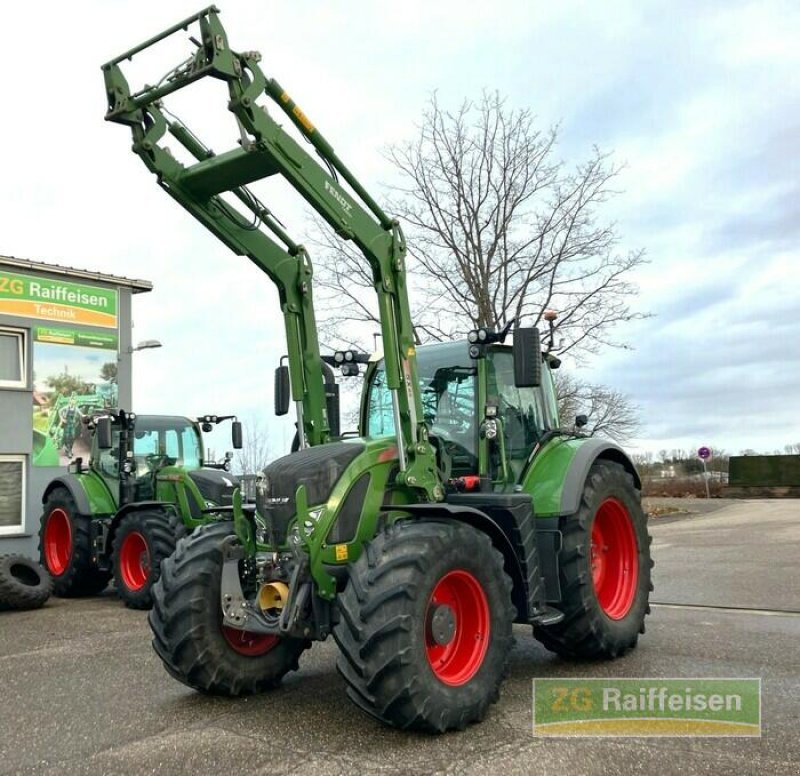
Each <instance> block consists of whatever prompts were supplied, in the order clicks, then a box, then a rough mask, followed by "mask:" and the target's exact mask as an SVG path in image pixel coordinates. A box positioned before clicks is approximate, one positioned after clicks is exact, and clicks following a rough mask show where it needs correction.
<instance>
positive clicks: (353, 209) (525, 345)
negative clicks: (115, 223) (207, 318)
mask: <svg viewBox="0 0 800 776" xmlns="http://www.w3.org/2000/svg"><path fill="white" fill-rule="evenodd" d="M218 14H219V12H218V11H217V9H216V8H214V7H210V8H207V9H205V10H203V11H201V12H199V13H198V14H195V15H194V16H191V17H189V18H187V19H184V20H183V21H181V22H179V23H178V24H176V25H174V26H173V27H171V28H169V29H168V30H166V31H165V32H163V33H161V34H160V35H158V36H156V37H154V38H152V39H150V40H148V41H146V42H145V43H143V44H142V45H140V46H137V47H135V48H133V49H131V50H129V51H127V52H125V53H124V54H122V55H121V56H119V57H116V58H115V59H113V60H111V61H110V62H108V63H107V64H105V65H104V66H103V71H104V76H105V84H106V95H107V99H108V111H107V113H106V119H107V120H109V121H113V122H117V123H121V124H124V125H127V126H128V127H129V128H130V130H131V132H132V135H133V150H134V152H135V153H136V154H137V155H138V156H139V158H140V159H141V160H142V161H143V162H144V164H145V166H146V167H147V168H148V169H149V170H150V171H151V172H153V173H154V174H155V176H156V179H157V181H158V183H159V185H160V186H161V188H163V189H164V190H165V191H166V193H167V194H169V195H170V196H171V197H172V198H173V199H175V200H176V201H177V202H178V203H179V204H180V205H182V206H183V207H184V208H185V209H186V210H187V211H188V212H189V213H190V214H191V215H192V216H193V217H194V218H196V219H197V220H198V221H200V222H201V223H202V224H203V225H204V226H205V227H206V228H207V229H209V230H210V231H211V232H212V233H213V234H215V235H216V236H217V237H218V238H219V239H220V240H221V241H222V242H223V243H224V244H225V245H226V246H227V247H228V248H230V249H231V250H232V251H233V252H234V253H236V254H238V255H242V256H246V257H247V258H248V259H250V260H251V261H253V262H254V263H255V264H256V265H257V266H259V267H260V268H261V269H262V270H263V271H264V272H265V273H266V274H267V275H268V276H269V278H270V279H271V280H272V281H273V283H275V285H276V286H277V288H278V292H279V297H280V305H281V311H282V313H283V317H284V324H285V330H286V343H287V352H288V362H289V364H288V365H289V375H288V377H289V389H290V390H289V393H290V394H291V400H293V402H294V405H295V409H296V412H297V426H298V439H297V445H296V446H297V448H298V449H297V451H296V452H293V453H292V454H290V455H288V456H285V457H283V458H279V459H278V460H276V461H274V462H272V463H271V464H270V465H269V466H268V467H267V468H266V469H265V471H264V474H263V477H262V479H261V480H260V481H259V483H258V487H257V498H256V508H255V509H246V508H241V507H240V505H239V504H238V503H237V502H236V501H235V502H234V505H233V510H232V512H233V514H232V517H233V519H232V520H231V521H228V522H216V523H214V524H213V525H210V526H206V527H204V528H200V529H199V530H197V531H195V532H194V533H193V534H192V535H191V536H188V537H186V538H185V539H183V540H181V541H180V542H179V543H178V546H177V549H176V551H175V553H174V554H173V555H172V556H171V557H170V558H168V559H166V560H165V561H164V563H163V566H162V569H163V571H162V576H161V579H160V580H159V581H158V583H157V584H156V586H155V588H154V600H155V605H154V608H153V610H152V611H151V613H150V620H149V621H150V626H151V628H152V631H153V645H154V647H155V650H156V652H157V653H158V655H159V656H160V658H161V659H162V661H163V663H164V665H165V667H166V669H167V670H168V672H169V673H170V674H171V675H172V676H173V677H175V678H176V679H178V680H179V681H181V682H183V683H184V684H186V685H188V686H190V687H194V688H196V689H198V690H200V691H202V692H206V693H212V694H221V695H243V694H249V693H254V692H259V691H262V690H267V689H269V688H271V687H273V686H274V685H275V683H276V682H277V681H279V680H280V678H281V677H282V676H283V675H284V674H286V673H287V672H288V671H290V670H293V669H296V668H297V667H298V660H299V658H300V656H301V654H302V652H303V651H304V650H305V649H306V648H307V647H308V646H309V645H310V644H311V642H312V641H314V640H322V639H325V638H327V637H328V636H329V635H331V634H332V635H333V637H334V638H335V640H336V642H337V644H338V646H339V648H340V656H339V659H338V663H337V665H338V669H339V672H340V673H341V675H342V677H343V678H344V681H345V683H346V685H347V693H348V696H349V697H350V698H351V700H352V701H354V702H355V703H356V704H357V705H358V706H359V707H361V708H362V709H363V710H365V711H366V712H367V713H369V714H371V715H372V716H374V717H376V718H378V719H379V720H382V721H383V722H385V723H388V724H390V725H394V726H397V727H401V728H410V729H419V730H425V731H432V732H442V731H446V730H451V729H460V728H463V727H465V726H467V725H468V724H470V723H473V722H476V721H479V720H481V719H483V717H484V716H485V715H486V713H487V710H488V709H489V707H490V705H491V704H492V703H493V702H494V701H495V700H496V699H497V697H498V694H499V689H500V684H501V682H502V678H503V675H504V672H505V670H506V666H507V662H508V659H509V653H510V650H511V645H512V640H513V639H512V625H513V624H514V623H515V622H516V623H522V624H527V625H529V626H532V629H533V634H534V635H535V636H536V637H537V638H539V639H540V640H541V641H542V642H543V643H544V644H545V645H546V646H547V647H548V648H550V649H552V650H554V651H556V652H558V653H559V654H562V655H565V656H569V657H578V658H600V657H605V658H611V657H616V656H618V655H622V654H623V653H625V652H626V651H627V650H629V649H631V648H632V647H634V646H635V645H636V643H637V639H638V636H639V634H640V633H642V632H644V618H645V615H646V614H647V612H648V611H649V608H648V598H649V592H650V589H651V584H650V572H651V566H652V562H651V559H650V547H649V544H650V539H649V536H648V533H647V526H646V518H645V515H644V513H643V511H642V508H641V503H640V492H639V488H640V482H639V478H638V475H637V473H636V471H635V468H634V467H633V464H632V463H631V461H630V459H629V458H628V457H627V456H626V455H625V453H624V452H623V451H622V450H621V449H619V448H618V447H617V446H616V445H613V444H611V443H609V442H602V441H599V440H595V439H588V438H584V437H582V436H580V434H578V433H575V432H574V431H572V430H565V429H562V428H561V426H560V423H559V418H558V414H557V409H556V402H555V391H554V387H553V382H552V379H551V375H550V370H551V369H552V368H554V367H556V366H557V361H558V360H557V359H556V358H555V357H554V356H553V355H551V354H548V353H543V352H542V347H541V343H540V341H539V333H538V330H537V329H536V328H531V327H523V326H522V325H521V323H520V322H517V325H516V326H513V325H512V324H509V325H508V326H507V327H506V328H505V329H504V330H503V331H490V330H487V329H478V330H475V331H472V332H470V335H469V337H468V338H467V341H462V342H452V343H444V344H440V345H432V346H427V347H420V348H419V349H418V348H417V347H416V346H415V340H414V332H413V324H412V319H411V313H410V308H409V299H408V292H407V287H406V245H405V240H404V237H403V233H402V230H401V228H400V225H399V223H398V222H397V221H396V220H395V219H392V218H390V217H389V216H387V215H386V214H385V213H384V211H383V210H382V209H381V208H380V206H379V205H378V204H377V202H376V201H375V200H374V199H373V198H372V197H371V196H370V195H369V194H368V192H367V191H366V190H365V189H364V187H363V186H362V185H361V184H360V183H359V182H358V180H357V179H356V178H355V176H354V175H353V174H352V173H351V171H350V170H349V169H348V168H347V167H346V166H345V165H344V163H343V162H342V161H341V160H340V159H339V157H338V156H337V155H336V153H335V152H334V150H333V148H332V147H331V145H330V144H329V143H328V142H327V141H326V140H325V139H324V138H323V137H322V135H321V134H320V133H319V131H318V129H317V128H316V126H315V125H314V124H313V122H312V121H311V120H310V119H309V117H308V116H307V115H306V114H305V113H304V111H303V110H302V109H301V108H300V107H299V106H298V105H297V104H296V103H295V102H294V100H293V99H292V98H291V97H290V96H289V94H288V93H287V92H286V91H285V90H284V89H283V88H282V87H281V86H280V85H279V84H278V83H277V82H276V81H275V80H274V79H272V78H268V77H267V76H266V75H265V74H264V72H263V71H262V69H261V67H260V64H259V62H260V60H261V56H260V55H259V54H258V53H257V52H253V51H247V52H237V51H234V50H232V49H231V48H230V46H229V45H228V39H227V35H226V33H225V31H224V29H223V27H222V25H221V23H220V20H219V15H218ZM195 30H196V31H195ZM182 31H187V32H189V31H191V33H190V34H191V37H189V40H190V41H191V42H192V44H193V45H194V47H195V48H194V50H193V51H192V53H191V54H190V55H189V56H188V58H187V59H186V60H185V61H184V62H182V63H181V64H180V65H178V66H177V67H176V68H174V69H173V70H171V71H170V72H169V73H168V74H167V75H166V76H164V77H163V78H161V79H160V80H159V81H158V82H157V83H156V84H155V85H150V86H144V87H143V88H141V89H138V90H136V91H133V90H131V88H130V87H129V85H128V83H127V81H126V79H125V77H124V75H123V73H122V65H123V63H124V62H125V61H126V60H130V59H131V58H133V57H135V56H138V55H139V54H140V53H141V52H142V51H144V50H145V49H147V48H149V47H150V46H152V45H154V44H157V43H158V42H160V41H162V40H163V39H164V38H167V37H170V36H172V35H175V34H180V33H181V32H182ZM206 77H211V78H212V79H215V80H217V81H219V82H221V83H222V84H223V85H224V86H225V87H226V88H227V92H228V95H227V96H228V102H227V107H228V110H229V111H230V112H231V113H232V114H233V120H234V125H235V126H236V130H237V133H238V136H239V140H238V144H237V145H236V146H235V147H234V148H232V149H231V150H227V151H224V152H219V153H218V152H214V151H212V150H211V149H210V148H208V147H207V146H206V145H205V144H203V143H202V142H201V141H200V140H199V139H198V137H197V136H196V135H195V134H194V133H192V132H191V131H189V129H188V128H187V126H186V125H185V124H184V123H183V122H181V121H180V120H178V119H177V118H175V116H174V115H173V114H172V113H170V112H168V111H167V109H166V107H165V99H166V98H167V97H169V96H170V95H171V94H173V93H174V92H176V91H178V90H180V89H183V88H184V87H187V86H189V85H190V84H192V83H194V82H196V81H198V80H200V79H203V78H206ZM264 98H266V100H265V99H264ZM273 114H275V116H278V117H280V118H281V119H282V120H283V121H288V122H289V123H290V124H291V125H292V128H293V130H292V134H290V133H289V132H287V131H286V130H285V129H284V128H283V127H282V125H281V124H280V123H279V121H278V119H277V118H275V116H273ZM298 134H299V136H300V138H301V141H304V142H303V143H302V144H301V142H298V140H296V139H295V137H293V135H298ZM168 139H171V140H172V141H174V142H175V143H176V144H177V148H178V151H179V152H180V154H181V155H182V157H183V158H184V159H187V161H186V162H183V161H180V160H179V158H178V155H179V154H178V153H177V152H173V151H171V150H169V149H167V147H166V145H165V141H167V140H168ZM309 149H310V150H309ZM315 157H316V158H315ZM318 160H319V161H318ZM275 175H278V176H281V177H282V178H283V179H284V180H285V181H287V182H288V183H289V184H290V185H291V186H292V187H293V188H294V189H295V190H296V191H297V192H298V193H299V194H300V195H301V196H302V197H303V198H304V199H305V200H306V202H307V203H308V204H310V205H311V207H312V208H314V210H315V211H316V212H317V213H318V214H319V215H320V216H321V217H322V218H323V219H324V220H325V221H326V222H327V223H328V224H329V225H330V227H331V228H332V229H333V230H334V232H335V233H336V234H337V235H338V236H339V237H341V238H342V239H343V240H352V241H353V242H354V243H355V245H356V246H357V247H358V249H359V250H360V251H361V253H362V254H363V255H364V258H365V261H366V262H367V263H368V265H369V268H370V272H371V274H372V278H373V285H374V290H375V293H376V295H377V301H378V309H379V315H380V325H381V335H382V341H383V345H384V351H383V353H382V354H381V355H380V356H376V357H374V358H373V359H371V360H370V359H367V358H362V357H360V356H358V354H354V353H352V352H341V353H337V354H335V355H334V356H333V358H332V360H333V361H334V363H335V364H338V365H344V364H350V365H354V364H358V363H360V362H364V361H369V363H368V364H367V371H366V376H365V384H364V397H363V400H362V408H361V421H360V431H359V435H358V436H356V437H347V436H345V437H344V438H341V439H336V438H335V437H336V435H335V434H333V433H332V431H331V428H332V426H334V427H335V426H336V423H335V418H332V417H331V409H332V405H331V402H330V401H329V400H328V399H329V398H330V397H329V396H328V395H327V394H328V393H329V392H327V391H326V383H327V381H326V379H325V377H324V374H323V365H324V360H323V357H322V356H321V355H320V352H319V344H318V339H317V330H316V324H315V319H314V307H313V299H312V269H311V262H310V259H309V256H308V254H307V252H306V251H305V249H304V248H303V247H302V246H301V245H300V244H298V243H295V242H294V241H292V240H291V238H290V237H289V236H288V235H287V234H286V232H285V230H284V228H283V227H282V226H281V225H280V223H279V222H278V221H277V219H276V218H275V217H274V216H273V215H272V213H271V212H270V211H269V210H268V209H267V208H266V206H265V205H263V204H262V202H261V201H260V200H259V199H258V197H257V196H256V194H255V192H254V191H253V190H252V189H251V188H250V185H251V184H253V183H256V182H257V181H259V180H261V179H263V178H268V177H271V176H275ZM324 359H325V360H331V357H330V356H326V357H324ZM356 368H357V367H356ZM347 373H349V374H352V373H353V372H352V368H348V370H347ZM285 376H286V373H285V370H282V371H280V372H279V375H278V379H277V380H276V385H278V386H283V385H284V382H283V380H284V378H285ZM279 394H280V398H281V399H287V400H288V396H287V395H286V394H287V392H286V391H284V390H283V389H281V390H280V391H279ZM279 404H280V406H279V407H278V409H279V410H280V411H284V410H285V409H286V408H287V401H286V400H283V401H281V402H279Z"/></svg>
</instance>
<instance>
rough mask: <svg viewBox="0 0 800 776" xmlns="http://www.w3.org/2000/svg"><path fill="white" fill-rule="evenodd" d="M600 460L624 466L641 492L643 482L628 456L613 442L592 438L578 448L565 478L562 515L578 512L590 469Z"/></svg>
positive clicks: (562, 491) (562, 490)
mask: <svg viewBox="0 0 800 776" xmlns="http://www.w3.org/2000/svg"><path fill="white" fill-rule="evenodd" d="M598 460H601V461H613V462H614V463H618V464H620V465H621V466H623V467H624V468H625V469H626V471H628V472H629V473H630V474H631V476H632V477H633V481H634V484H635V486H636V489H637V490H641V488H642V480H641V478H640V477H639V473H638V472H637V471H636V467H635V466H634V465H633V461H631V459H630V458H629V457H628V454H627V453H626V452H625V451H624V450H623V449H622V448H621V447H620V446H619V445H616V444H614V443H613V442H609V441H608V440H606V439H595V438H592V437H590V438H587V439H586V440H584V442H583V444H582V445H581V446H580V447H579V448H578V450H577V452H576V453H575V456H574V457H573V459H572V462H571V463H570V466H569V469H568V470H567V473H566V476H565V478H564V485H563V487H562V489H561V514H562V515H572V514H574V513H575V512H577V511H578V507H579V506H580V503H581V494H582V493H583V488H584V485H585V484H586V478H587V477H588V476H589V469H591V468H592V464H594V462H595V461H598Z"/></svg>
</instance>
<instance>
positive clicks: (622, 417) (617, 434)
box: [555, 371, 640, 442]
mask: <svg viewBox="0 0 800 776" xmlns="http://www.w3.org/2000/svg"><path fill="white" fill-rule="evenodd" d="M555 383H556V394H557V395H558V413H559V415H560V417H561V423H562V425H565V426H567V425H569V424H570V423H571V422H572V420H573V419H574V418H575V416H576V415H578V414H584V415H588V417H589V424H588V425H587V426H585V427H584V428H583V429H582V430H583V431H584V433H587V434H589V436H602V437H609V438H611V439H614V440H615V441H617V442H626V441H628V440H629V439H630V438H631V437H632V436H634V435H635V434H636V431H637V430H638V429H639V426H640V423H639V412H638V409H637V408H636V407H634V406H633V405H632V404H631V403H630V400H629V399H628V397H627V396H626V395H625V394H623V393H621V392H620V391H615V390H614V389H612V388H609V387H608V386H605V385H593V384H592V383H588V382H586V381H584V380H579V379H577V378H575V377H572V376H571V375H569V374H566V373H565V372H562V371H558V372H556V373H555Z"/></svg>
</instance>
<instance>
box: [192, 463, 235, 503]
mask: <svg viewBox="0 0 800 776" xmlns="http://www.w3.org/2000/svg"><path fill="white" fill-rule="evenodd" d="M187 474H188V475H189V477H190V478H191V479H192V482H194V484H195V485H197V489H198V490H199V491H200V495H201V496H202V497H203V498H204V499H205V500H206V501H210V502H211V503H212V504H214V505H216V506H219V507H227V506H230V505H231V504H232V503H233V491H234V490H236V488H238V487H239V478H238V477H235V476H234V475H233V474H231V473H230V472H226V471H221V470H219V469H193V470H191V471H188V472H187Z"/></svg>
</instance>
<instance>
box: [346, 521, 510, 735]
mask: <svg viewBox="0 0 800 776" xmlns="http://www.w3.org/2000/svg"><path fill="white" fill-rule="evenodd" d="M454 575H455V578H456V580H458V579H460V577H459V576H458V575H466V576H464V577H463V579H462V581H461V582H458V583H457V585H461V584H463V587H462V588H461V590H462V592H459V588H458V586H456V587H455V588H453V589H454V591H455V592H456V595H455V597H454V598H451V599H450V600H451V601H455V604H454V606H452V607H450V606H443V605H442V603H441V602H442V601H444V600H446V598H447V596H446V595H444V596H442V595H441V592H440V591H442V586H443V585H445V586H447V584H448V580H453V578H454ZM511 587H512V584H511V580H510V579H509V577H508V576H507V575H506V574H505V572H504V570H503V558H502V556H501V555H500V553H499V552H497V550H495V549H494V548H493V547H492V545H491V542H490V541H489V539H488V537H487V536H486V535H485V534H482V533H480V532H479V531H477V530H475V529H474V528H471V527H470V526H467V525H464V524H462V523H457V522H435V521H427V520H426V521H413V522H412V521H406V520H403V521H400V522H398V523H396V524H394V525H392V526H390V527H389V528H388V529H387V530H386V531H384V532H383V533H381V534H379V535H378V536H376V537H375V539H374V540H372V541H371V542H369V543H368V544H367V545H366V546H365V549H364V552H363V553H362V554H361V556H360V557H359V559H358V560H357V561H356V562H355V563H354V564H353V566H352V567H351V569H350V579H349V581H348V584H347V587H346V588H345V590H344V592H343V593H342V594H341V595H340V596H339V601H338V604H339V611H340V613H341V618H340V620H339V622H338V623H337V624H336V626H335V627H334V631H333V634H334V637H335V639H336V642H337V643H338V645H339V648H340V650H341V655H340V656H339V658H338V660H337V668H338V670H339V673H340V674H341V675H342V677H343V678H344V680H345V682H346V683H347V694H348V696H349V697H350V699H351V700H352V701H353V702H354V703H355V704H356V705H357V706H359V707H360V708H362V709H363V710H364V711H366V712H367V713H369V714H371V715H372V716H374V717H377V718H378V719H379V720H381V721H382V722H385V723H388V724H389V725H392V726H394V727H398V728H403V729H414V730H422V731H426V732H435V733H442V732H444V731H447V730H452V729H459V730H461V729H463V728H465V727H466V726H467V725H469V724H471V723H473V722H479V721H480V720H482V719H483V718H484V716H485V715H486V712H487V710H488V708H489V706H490V705H491V704H492V703H494V702H495V701H496V700H497V698H498V697H499V692H500V684H501V682H502V680H503V676H504V675H505V672H506V667H507V663H508V656H509V652H510V650H511V646H512V644H513V636H512V631H511V626H512V623H513V621H514V615H515V610H514V607H513V605H512V603H511ZM434 591H437V596H440V597H439V606H438V610H439V611H437V609H436V608H432V607H431V603H432V602H433V601H434V599H433V594H434ZM447 609H449V610H450V613H449V614H447V617H451V618H452V619H451V620H450V629H449V631H445V632H444V633H442V632H440V634H439V636H440V638H439V640H438V644H437V643H435V637H434V628H433V625H432V620H434V619H435V617H436V616H438V614H439V612H440V611H442V610H447ZM476 611H481V612H482V613H483V614H482V615H480V616H479V617H478V622H476V621H475V615H474V612H476ZM470 617H472V618H473V622H472V623H470V622H469V619H468V618H470ZM480 617H484V619H483V620H482V622H483V625H480V624H479V623H480V622H481V620H480ZM487 624H488V631H489V637H488V639H487V638H486V625H487ZM481 633H482V634H483V638H482V637H481ZM481 642H483V643H484V644H485V646H484V647H483V648H482V649H481V647H479V646H476V645H478V644H480V643H481ZM448 650H452V651H450V652H449V656H448ZM434 665H436V667H435V668H434Z"/></svg>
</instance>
